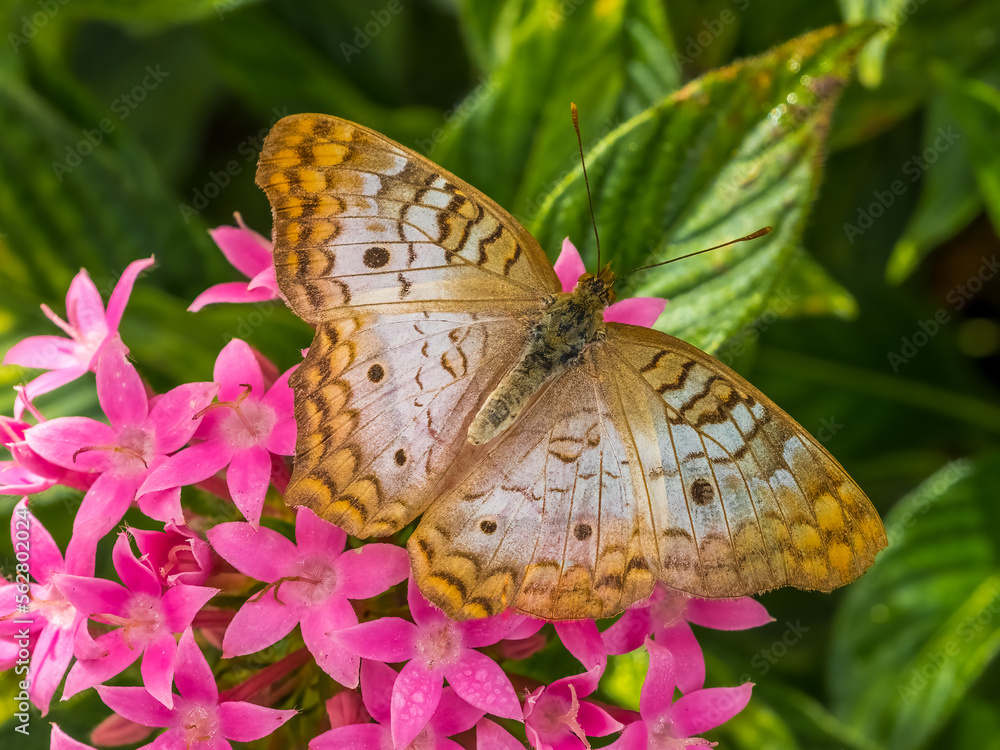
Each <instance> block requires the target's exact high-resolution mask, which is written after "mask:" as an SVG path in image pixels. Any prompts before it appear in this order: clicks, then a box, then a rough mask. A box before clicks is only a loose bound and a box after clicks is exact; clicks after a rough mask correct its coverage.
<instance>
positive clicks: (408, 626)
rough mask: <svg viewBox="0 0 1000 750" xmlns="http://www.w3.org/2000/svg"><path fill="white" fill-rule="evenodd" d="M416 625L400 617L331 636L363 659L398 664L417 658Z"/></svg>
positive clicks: (382, 620)
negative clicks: (398, 662) (415, 643)
mask: <svg viewBox="0 0 1000 750" xmlns="http://www.w3.org/2000/svg"><path fill="white" fill-rule="evenodd" d="M416 635H417V626H416V625H414V624H413V623H412V622H407V621H406V620H403V619H401V618H399V617H382V618H380V619H378V620H370V621H368V622H363V623H361V624H360V625H355V626H354V627H351V628H344V629H343V630H338V631H336V632H334V633H331V634H330V637H331V638H333V639H334V640H335V641H337V642H338V643H340V644H342V645H344V646H346V647H347V648H349V649H351V650H352V651H354V653H356V654H357V655H358V656H360V657H361V658H363V659H375V660H376V661H384V662H397V661H406V660H407V659H412V658H413V657H414V656H415V655H416V650H415V645H414V641H415V639H416Z"/></svg>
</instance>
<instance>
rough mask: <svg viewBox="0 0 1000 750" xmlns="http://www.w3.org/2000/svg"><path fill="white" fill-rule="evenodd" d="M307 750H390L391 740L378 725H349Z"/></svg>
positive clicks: (325, 735) (314, 740) (333, 731)
mask: <svg viewBox="0 0 1000 750" xmlns="http://www.w3.org/2000/svg"><path fill="white" fill-rule="evenodd" d="M309 750H392V738H391V736H390V734H389V730H388V728H387V727H384V726H381V725H380V724H351V725H350V726H346V727H336V728H335V729H331V730H330V731H329V732H324V733H323V734H321V735H319V736H318V737H316V738H315V739H313V740H312V741H310V743H309ZM522 750H523V748H522Z"/></svg>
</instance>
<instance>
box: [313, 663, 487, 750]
mask: <svg viewBox="0 0 1000 750" xmlns="http://www.w3.org/2000/svg"><path fill="white" fill-rule="evenodd" d="M398 679H399V677H398V675H397V674H396V670H394V669H393V668H392V667H390V666H388V665H386V664H381V663H379V662H376V661H369V660H367V659H365V660H364V661H362V662H361V695H362V696H363V699H364V705H365V709H367V712H368V714H369V715H370V716H371V717H372V718H373V719H374V720H375V721H376V722H377V723H356V724H351V725H346V726H345V725H340V726H337V727H335V728H334V729H331V730H330V731H329V732H324V733H323V734H321V735H319V736H318V737H316V738H315V739H313V740H312V741H311V742H310V743H309V747H310V750H345V749H346V748H358V750H361V749H362V748H365V749H367V748H373V749H378V750H392V748H393V747H394V746H393V740H392V731H391V726H392V691H393V687H394V685H395V683H396V681H397V680H398ZM482 716H483V710H482V709H481V708H475V707H474V706H470V705H469V704H468V703H466V702H465V701H464V700H462V699H461V698H459V697H458V695H457V694H456V693H455V691H454V690H453V689H452V688H450V687H446V688H444V690H442V692H441V700H440V702H439V703H438V705H437V708H436V709H435V710H434V712H433V714H432V715H431V718H430V720H429V721H428V722H427V723H426V725H425V726H424V727H423V729H421V731H420V732H419V733H418V734H417V736H416V737H414V738H413V740H411V741H410V743H408V745H407V747H412V748H421V750H461V748H462V746H461V745H459V744H458V743H457V742H454V741H452V740H450V739H448V737H450V736H452V735H455V734H458V733H459V732H464V731H466V730H467V729H471V728H472V727H473V726H475V725H476V722H477V721H479V719H480V718H482ZM332 718H333V717H331V722H332ZM395 747H400V746H399V745H396V746H395ZM482 747H483V748H484V749H485V746H482Z"/></svg>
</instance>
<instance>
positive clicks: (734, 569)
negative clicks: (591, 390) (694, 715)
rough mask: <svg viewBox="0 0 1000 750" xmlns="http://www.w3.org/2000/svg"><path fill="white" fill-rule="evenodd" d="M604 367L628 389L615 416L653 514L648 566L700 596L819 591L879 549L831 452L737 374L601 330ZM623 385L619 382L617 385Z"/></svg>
mask: <svg viewBox="0 0 1000 750" xmlns="http://www.w3.org/2000/svg"><path fill="white" fill-rule="evenodd" d="M607 330H608V343H607V345H606V351H607V354H608V355H609V356H608V358H607V359H606V360H604V361H605V362H606V370H605V372H606V373H607V375H608V376H609V377H613V378H614V379H615V382H616V383H619V384H624V383H627V376H625V373H626V372H628V371H631V372H632V373H634V374H635V375H637V376H638V378H636V379H637V380H641V381H642V382H644V384H645V385H646V388H645V389H644V390H643V389H642V388H641V383H640V384H637V385H635V386H634V387H633V388H631V390H630V393H632V394H633V399H632V402H631V404H630V408H629V409H627V410H623V411H621V412H619V413H618V414H617V416H618V417H619V419H620V420H622V421H624V422H626V423H627V425H628V430H629V432H630V433H631V434H632V435H634V436H635V441H636V445H637V450H638V453H639V461H638V463H637V464H636V465H634V466H633V473H634V474H637V476H638V475H639V472H641V476H642V477H643V480H644V487H645V488H646V492H647V494H648V498H649V504H650V507H652V508H654V509H655V510H656V514H655V515H654V519H653V525H652V528H651V529H650V530H649V531H650V534H651V535H652V536H653V537H654V538H655V540H656V547H657V549H658V553H657V554H656V555H654V557H653V558H651V560H650V564H651V566H652V567H653V569H654V571H655V573H656V575H657V577H658V578H660V579H661V580H663V581H664V582H665V583H667V584H668V585H670V586H673V587H675V588H678V589H681V590H683V591H687V592H689V593H692V594H697V595H699V596H707V597H720V596H742V595H746V594H752V593H758V592H761V591H766V590H768V589H772V588H776V587H778V586H786V585H790V586H796V587H798V588H805V589H818V590H822V591H830V590H832V589H834V588H836V587H838V586H841V585H843V584H844V583H847V582H849V581H851V580H854V579H855V578H857V577H858V576H859V575H861V573H863V572H864V571H865V570H866V569H867V568H868V566H869V565H871V563H872V560H873V559H874V556H875V553H877V552H878V551H879V550H880V549H882V548H883V547H884V546H885V543H886V540H885V532H884V530H883V528H882V523H881V521H880V520H879V518H878V514H877V513H876V511H875V509H874V508H873V507H872V504H871V502H870V501H869V500H868V498H867V497H865V495H864V493H863V492H862V491H861V489H860V488H859V487H858V486H857V485H856V484H855V483H854V481H853V480H852V479H851V478H850V477H849V476H848V475H847V473H846V472H845V471H844V469H843V468H842V467H841V466H840V464H838V463H837V461H836V460H835V459H834V458H833V457H832V456H830V454H829V453H828V452H827V451H826V450H825V449H824V448H823V447H822V446H821V445H820V444H819V443H817V442H816V440H815V439H814V438H812V437H811V436H810V435H809V434H808V433H807V432H806V431H805V430H804V429H802V428H801V427H800V426H799V425H798V424H797V423H796V422H795V421H794V420H793V419H792V418H791V417H789V416H788V415H787V414H786V413H785V412H783V411H782V410H781V409H779V408H778V407H777V406H775V405H774V404H773V403H772V402H771V401H770V400H769V399H768V398H767V397H766V396H764V395H763V394H762V393H760V391H758V390H757V389H755V388H754V387H753V386H751V385H750V384H749V383H747V382H746V381H745V380H743V378H741V377H740V376H739V375H737V374H736V373H734V372H732V371H731V370H729V369H728V368H727V367H725V366H724V365H722V364H721V363H719V362H718V361H717V360H715V359H713V358H711V357H709V356H708V355H707V354H705V353H704V352H702V351H700V350H698V349H696V348H695V347H693V346H691V345H690V344H687V343H685V342H683V341H680V340H679V339H675V338H673V337H671V336H667V335H666V334H663V333H660V332H658V331H654V330H650V329H645V328H638V327H635V326H625V325H621V324H617V323H610V324H608V326H607ZM626 387H627V386H626Z"/></svg>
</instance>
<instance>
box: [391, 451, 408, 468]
mask: <svg viewBox="0 0 1000 750" xmlns="http://www.w3.org/2000/svg"><path fill="white" fill-rule="evenodd" d="M394 458H395V460H396V465H397V466H402V465H403V464H405V463H406V451H404V450H403V449H402V448H400V449H399V450H398V451H396V455H395V456H394Z"/></svg>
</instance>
